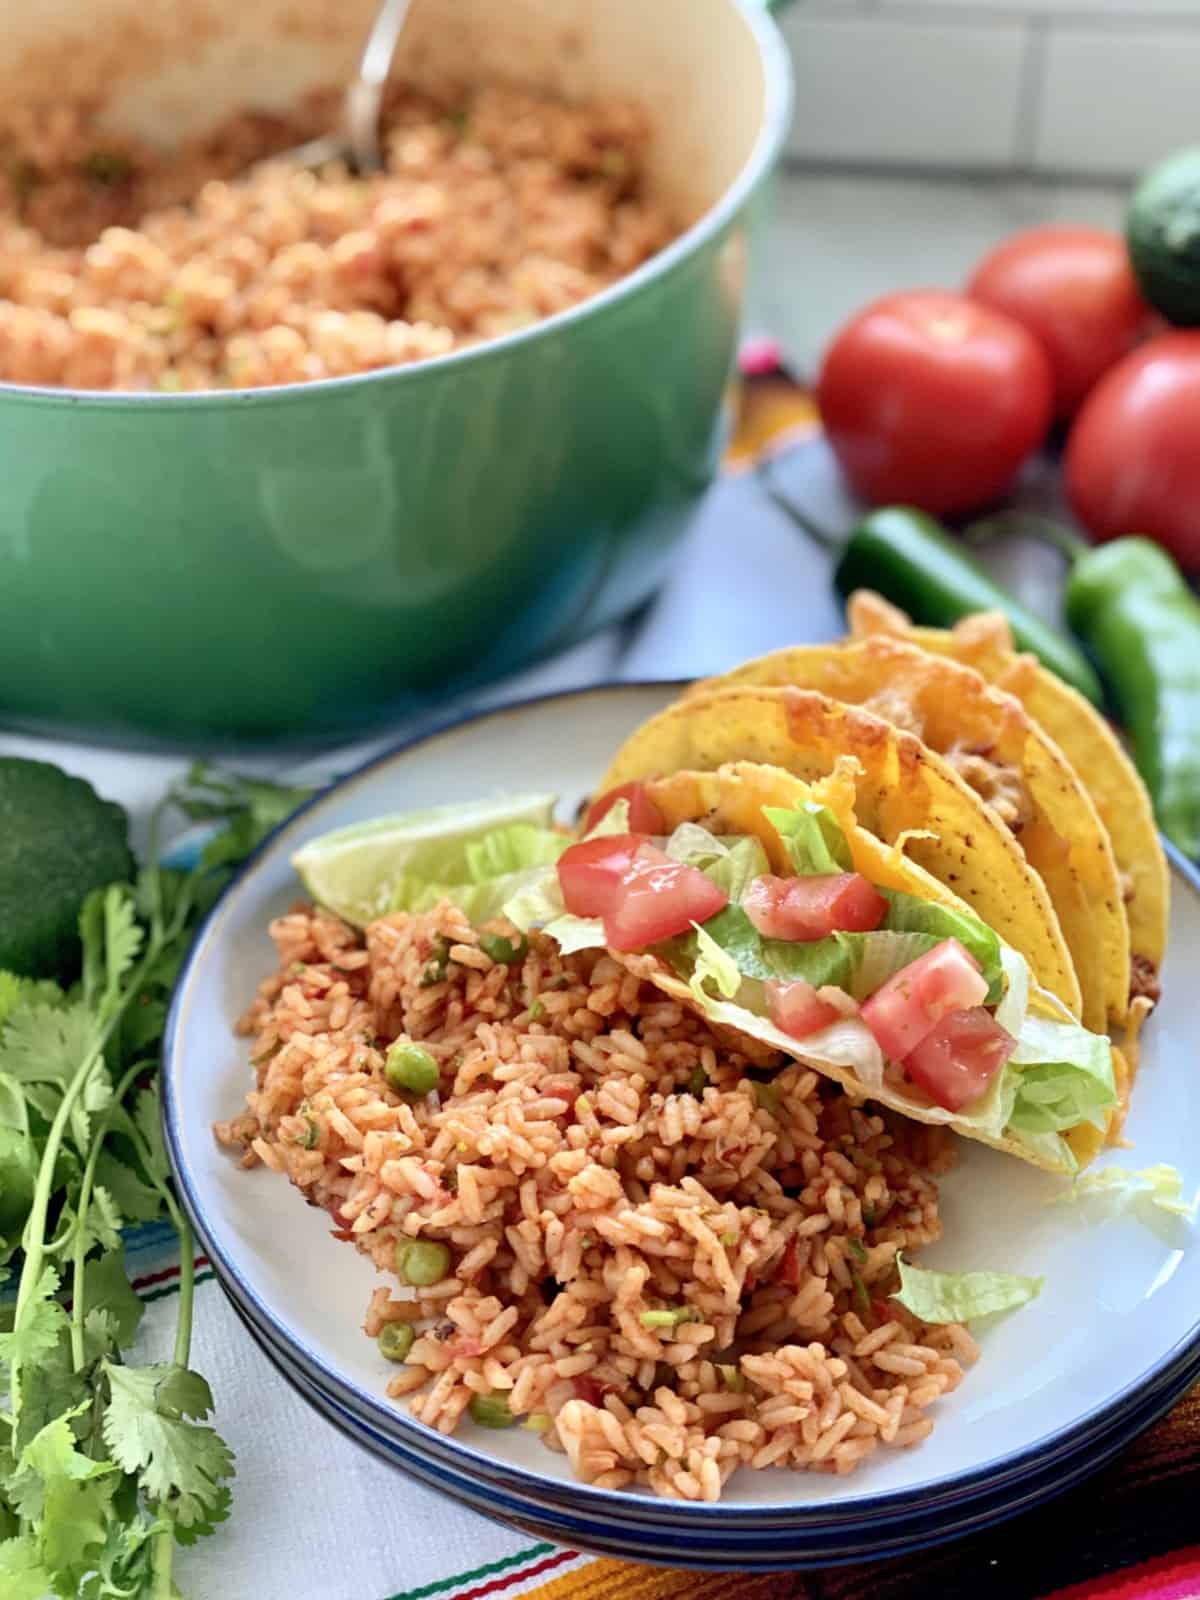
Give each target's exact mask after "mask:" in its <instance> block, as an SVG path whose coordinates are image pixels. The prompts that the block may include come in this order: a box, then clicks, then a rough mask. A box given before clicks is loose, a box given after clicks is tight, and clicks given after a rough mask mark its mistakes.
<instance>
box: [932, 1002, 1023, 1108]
mask: <svg viewBox="0 0 1200 1600" xmlns="http://www.w3.org/2000/svg"><path fill="white" fill-rule="evenodd" d="M1016 1048H1017V1041H1016V1040H1015V1039H1014V1038H1013V1036H1012V1034H1011V1033H1006V1032H1005V1030H1004V1029H1003V1028H1002V1027H1001V1026H1000V1024H999V1023H998V1022H997V1021H996V1020H995V1018H994V1017H993V1016H992V1015H991V1013H990V1012H987V1011H985V1010H984V1009H983V1007H982V1006H972V1007H971V1008H970V1009H969V1010H967V1011H950V1012H947V1014H946V1015H945V1016H944V1017H943V1018H942V1019H941V1021H940V1022H937V1023H935V1024H934V1026H933V1029H932V1031H931V1032H930V1033H927V1034H926V1035H925V1037H924V1038H923V1039H922V1040H921V1042H920V1044H919V1045H918V1046H917V1048H916V1049H915V1050H914V1051H912V1053H911V1054H910V1055H908V1056H906V1057H905V1059H904V1070H905V1072H907V1074H908V1076H909V1077H910V1078H911V1079H912V1080H913V1082H914V1083H919V1084H920V1085H921V1088H922V1089H924V1090H925V1093H926V1094H927V1095H928V1096H929V1097H930V1099H931V1100H936V1101H937V1103H938V1105H939V1106H945V1108H946V1110H947V1111H961V1110H962V1108H963V1106H969V1105H970V1104H971V1102H972V1101H973V1100H978V1099H979V1096H980V1095H981V1094H982V1093H983V1091H984V1090H985V1089H986V1088H987V1086H988V1084H989V1083H990V1082H991V1081H992V1078H993V1077H994V1076H995V1074H996V1073H997V1072H999V1070H1000V1068H1001V1067H1002V1066H1003V1065H1004V1063H1005V1062H1006V1061H1007V1060H1008V1058H1009V1056H1010V1055H1012V1053H1013V1051H1014V1050H1015V1049H1016Z"/></svg>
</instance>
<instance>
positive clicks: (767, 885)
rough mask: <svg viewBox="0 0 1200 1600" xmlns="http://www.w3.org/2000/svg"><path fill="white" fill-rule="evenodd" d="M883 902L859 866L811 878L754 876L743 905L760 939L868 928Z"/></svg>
mask: <svg viewBox="0 0 1200 1600" xmlns="http://www.w3.org/2000/svg"><path fill="white" fill-rule="evenodd" d="M887 908H888V903H887V901H886V900H885V899H884V897H883V896H882V895H881V894H880V892H879V890H878V889H877V888H876V887H875V885H874V884H873V883H868V882H867V880H866V878H864V877H863V875H862V873H861V872H831V873H826V874H816V875H814V876H813V877H810V878H775V877H771V876H770V875H767V876H764V877H762V878H755V879H754V881H753V883H751V885H750V887H749V888H748V889H747V890H746V894H745V897H744V899H743V900H742V909H743V910H744V911H745V913H746V915H747V916H748V917H749V918H750V921H751V922H752V923H753V924H754V926H755V927H756V928H757V929H758V931H759V933H761V934H762V936H763V938H764V939H823V938H824V937H825V936H826V934H829V933H870V932H871V931H872V930H873V929H875V928H877V927H878V926H879V924H880V923H881V922H882V921H883V919H884V917H885V916H886V915H887Z"/></svg>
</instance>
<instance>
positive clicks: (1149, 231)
mask: <svg viewBox="0 0 1200 1600" xmlns="http://www.w3.org/2000/svg"><path fill="white" fill-rule="evenodd" d="M1125 242H1126V244H1127V246H1128V248H1129V259H1130V262H1131V264H1132V266H1133V272H1134V276H1135V277H1136V278H1137V281H1138V287H1139V288H1140V289H1141V291H1142V293H1143V295H1144V296H1145V297H1146V299H1147V300H1148V301H1149V303H1150V304H1151V305H1152V306H1153V307H1154V309H1155V310H1156V311H1158V312H1161V313H1162V315H1163V316H1164V317H1166V319H1167V321H1168V322H1173V323H1175V324H1176V325H1177V326H1178V327H1181V328H1190V327H1196V326H1200V148H1194V149H1189V150H1180V151H1178V152H1177V153H1176V154H1175V155H1173V156H1169V157H1168V158H1167V160H1166V161H1163V162H1161V163H1160V164H1159V165H1158V166H1157V167H1153V168H1152V169H1151V170H1150V171H1149V172H1148V173H1147V174H1146V176H1145V177H1144V178H1143V179H1142V181H1141V183H1140V184H1139V185H1138V187H1137V189H1136V190H1135V191H1134V195H1133V199H1132V200H1131V201H1130V202H1129V210H1128V213H1127V215H1126V219H1125Z"/></svg>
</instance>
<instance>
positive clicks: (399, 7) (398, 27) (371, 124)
mask: <svg viewBox="0 0 1200 1600" xmlns="http://www.w3.org/2000/svg"><path fill="white" fill-rule="evenodd" d="M411 5H412V0H383V3H382V4H381V5H380V7H379V10H378V11H377V12H376V14H375V21H374V22H373V23H372V24H371V32H370V34H369V35H368V36H367V42H366V45H365V46H364V47H363V53H362V59H361V60H360V62H359V64H358V75H357V77H356V78H355V80H354V82H353V83H352V84H350V86H349V88H348V89H347V90H346V109H345V116H346V136H347V138H348V139H349V142H350V149H351V151H352V152H353V155H354V161H355V165H356V166H357V168H358V170H359V171H360V172H377V171H378V170H379V169H380V168H381V167H382V166H383V155H382V152H381V151H380V148H379V110H380V106H381V104H382V101H383V89H384V85H385V84H386V82H387V77H388V73H389V72H390V71H391V66H392V57H393V56H394V55H395V54H396V44H397V42H398V41H399V38H400V34H401V32H402V31H403V28H404V22H405V19H406V18H407V16H408V12H409V8H410V7H411Z"/></svg>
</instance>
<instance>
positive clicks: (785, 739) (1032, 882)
mask: <svg viewBox="0 0 1200 1600" xmlns="http://www.w3.org/2000/svg"><path fill="white" fill-rule="evenodd" d="M846 756H851V757H853V758H854V760H853V767H852V769H844V770H852V771H853V774H854V778H853V786H854V809H855V815H856V820H857V823H858V824H859V826H860V827H861V828H863V829H865V830H866V832H867V833H869V834H872V835H873V836H874V837H875V838H876V839H877V840H879V841H880V842H881V843H882V844H884V845H886V846H889V847H891V849H892V851H893V852H894V854H895V856H896V858H897V861H904V862H906V863H907V864H910V865H912V864H915V865H916V866H918V867H920V868H922V869H923V870H924V871H925V872H926V873H927V874H929V875H930V876H931V877H932V878H934V879H936V880H937V881H938V882H939V883H941V884H943V885H945V886H946V887H947V888H948V889H949V890H951V891H952V892H953V893H954V894H955V895H956V896H958V898H959V899H961V900H962V901H965V902H966V903H967V904H968V905H969V906H970V907H971V909H972V910H973V911H974V912H975V913H976V914H977V915H978V916H979V917H981V918H982V919H983V921H984V922H986V923H987V924H988V925H989V926H990V927H992V928H994V929H995V930H996V932H997V934H999V936H1000V937H1001V938H1002V939H1004V940H1005V941H1006V942H1007V943H1008V944H1010V945H1011V946H1012V947H1013V949H1014V950H1016V951H1018V952H1019V953H1020V954H1021V955H1022V956H1024V957H1025V959H1026V960H1027V961H1028V962H1029V964H1030V966H1031V968H1032V970H1033V973H1034V976H1035V978H1036V980H1037V982H1038V983H1039V984H1040V985H1041V986H1042V987H1043V988H1045V989H1047V990H1049V991H1050V992H1051V993H1053V994H1055V995H1057V997H1058V998H1059V999H1060V1000H1061V1001H1062V1002H1063V1004H1064V1005H1065V1006H1066V1007H1067V1009H1068V1010H1069V1011H1070V1012H1071V1013H1072V1014H1073V1015H1075V1016H1079V1015H1080V1006H1081V996H1080V985H1079V979H1078V976H1077V974H1076V970H1075V964H1074V962H1073V960H1072V957H1071V952H1070V949H1069V948H1068V945H1067V941H1066V938H1065V937H1064V934H1063V929H1062V926H1061V924H1060V922H1059V918H1058V914H1057V912H1056V910H1055V907H1054V903H1053V901H1052V900H1051V897H1050V894H1049V892H1048V890H1047V888H1046V885H1045V883H1044V882H1043V880H1042V879H1041V878H1040V877H1039V876H1038V874H1037V873H1036V872H1034V871H1032V870H1031V868H1030V867H1029V864H1028V862H1027V861H1026V859H1025V856H1024V854H1023V852H1022V850H1021V848H1020V846H1019V845H1018V844H1017V842H1016V840H1015V839H1014V837H1013V835H1012V833H1011V831H1010V830H1009V829H1008V828H1007V827H1006V826H1005V824H1004V823H1003V822H1002V821H1001V820H1000V818H999V817H998V816H997V815H996V813H995V812H994V811H992V810H991V809H990V808H989V807H988V806H986V805H984V804H983V802H982V801H981V800H980V797H979V795H978V794H977V793H976V792H975V791H974V790H973V789H972V788H970V786H969V785H968V784H967V783H965V782H964V781H963V779H962V778H961V777H960V776H959V775H958V773H957V772H955V770H954V769H953V767H952V766H951V765H950V764H949V763H948V762H947V761H946V760H945V759H944V758H942V757H941V756H939V755H938V754H937V753H936V752H935V751H933V750H931V749H929V747H928V746H927V745H926V744H925V743H923V742H922V741H921V740H920V739H918V738H917V737H916V736H915V735H914V734H911V733H908V732H906V731H905V730H904V729H902V728H898V727H897V726H895V724H893V723H890V722H887V721H885V720H884V719H883V718H881V717H878V716H875V715H874V714H872V713H870V712H868V711H866V710H864V709H862V708H861V707H858V706H852V705H847V704H845V703H844V702H843V701H838V700H833V699H831V698H830V697H829V696H828V695H825V694H819V693H817V692H816V691H813V690H801V689H792V688H779V687H763V688H759V687H756V686H753V685H749V686H745V687H735V688H729V689H717V690H711V691H709V692H707V693H704V694H695V695H692V696H689V697H688V698H687V699H685V700H682V701H678V702H676V703H675V704H674V705H672V706H669V707H668V708H667V709H666V710H665V711H663V712H660V713H659V715H658V716H656V717H652V718H651V719H650V720H649V721H648V722H646V723H645V724H643V726H642V727H641V728H639V729H638V730H637V732H635V733H634V734H633V735H632V737H631V738H630V739H628V740H627V741H626V743H625V744H624V745H623V746H622V748H621V749H620V751H619V752H618V753H617V756H616V758H615V759H614V761H613V763H612V765H611V766H610V768H609V770H608V773H607V774H606V776H605V778H604V780H603V782H602V783H601V784H600V786H599V791H598V792H600V793H605V792H607V791H610V790H612V789H614V788H617V787H619V786H621V785H623V784H626V783H629V782H630V781H634V780H639V779H647V778H656V777H663V776H667V775H669V774H671V773H674V772H681V771H711V770H714V769H715V768H717V767H722V766H725V765H726V764H727V763H729V762H733V761H749V762H755V763H760V764H763V765H767V766H774V767H779V768H781V769H782V770H783V771H784V772H786V773H791V774H793V775H794V776H796V777H799V778H803V779H804V780H806V781H807V782H816V781H817V780H819V779H821V778H824V777H828V776H829V775H830V774H831V773H833V772H834V771H835V770H836V769H838V766H839V762H841V761H842V759H843V758H844V757H846Z"/></svg>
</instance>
